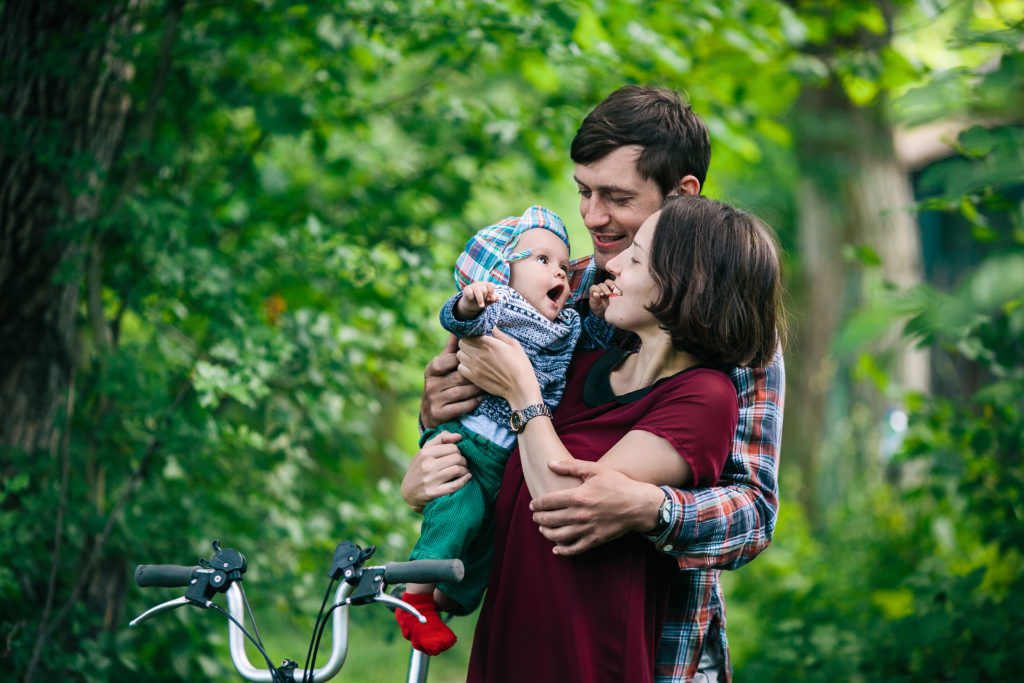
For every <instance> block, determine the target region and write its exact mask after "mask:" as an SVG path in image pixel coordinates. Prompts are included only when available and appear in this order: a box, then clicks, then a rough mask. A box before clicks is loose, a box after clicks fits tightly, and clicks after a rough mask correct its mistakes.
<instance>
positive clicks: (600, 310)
mask: <svg viewBox="0 0 1024 683" xmlns="http://www.w3.org/2000/svg"><path fill="white" fill-rule="evenodd" d="M614 296H622V292H620V291H619V289H618V287H616V286H615V281H614V280H605V281H604V282H599V283H598V284H596V285H591V286H590V312H591V313H593V314H594V316H595V317H597V318H600V319H601V320H604V312H605V311H606V310H608V299H609V297H614Z"/></svg>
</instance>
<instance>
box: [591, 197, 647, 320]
mask: <svg viewBox="0 0 1024 683" xmlns="http://www.w3.org/2000/svg"><path fill="white" fill-rule="evenodd" d="M660 215H661V212H660V211H656V212H654V213H653V214H652V215H651V216H650V217H649V218H647V220H645V221H644V222H643V225H641V226H640V229H639V230H638V231H637V233H636V235H635V236H634V237H633V243H632V244H630V245H629V246H628V247H626V250H625V251H623V252H622V253H621V254H619V255H618V256H616V257H615V258H613V259H611V260H610V261H608V264H607V266H606V267H607V269H608V272H609V273H610V274H611V275H613V276H614V277H615V292H616V293H615V294H613V295H612V296H611V297H609V299H608V308H607V310H606V311H605V314H604V319H605V320H607V321H608V322H610V323H611V324H612V325H615V327H618V328H619V329H622V330H629V331H630V332H641V331H642V330H643V329H644V328H653V329H654V330H659V329H660V326H659V324H658V321H657V320H655V318H654V316H653V315H651V312H650V311H648V310H647V307H648V306H649V305H651V304H652V303H654V301H655V300H656V299H657V297H658V295H659V294H660V293H661V292H659V291H658V286H657V284H656V283H655V282H654V278H652V277H651V271H650V267H649V266H650V248H651V242H652V238H653V237H654V226H655V225H657V223H658V217H659V216H660Z"/></svg>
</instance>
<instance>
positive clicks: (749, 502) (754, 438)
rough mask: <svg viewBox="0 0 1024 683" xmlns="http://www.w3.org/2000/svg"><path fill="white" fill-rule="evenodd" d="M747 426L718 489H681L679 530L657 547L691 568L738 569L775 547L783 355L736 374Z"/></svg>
mask: <svg viewBox="0 0 1024 683" xmlns="http://www.w3.org/2000/svg"><path fill="white" fill-rule="evenodd" d="M732 380H733V383H734V384H735V385H736V392H737V395H738V397H739V406H740V408H739V422H738V425H737V429H736V436H735V438H734V439H733V445H732V452H731V453H730V454H729V458H728V460H727V461H726V464H725V469H724V470H723V471H722V476H721V478H720V479H719V481H718V484H717V485H716V486H712V487H709V488H704V489H690V490H678V489H673V488H669V487H663V490H664V491H665V492H666V493H667V494H668V495H669V496H670V497H671V498H672V500H673V504H672V525H671V526H670V527H669V528H668V530H666V531H665V533H663V534H662V535H661V536H660V537H659V538H658V539H657V540H656V542H655V544H656V545H657V547H658V548H659V549H660V550H662V551H663V552H665V553H668V554H670V555H674V556H675V557H677V559H678V562H679V566H680V567H681V568H683V569H702V568H707V567H713V568H716V569H736V568H738V567H741V566H743V565H744V564H746V563H747V562H749V561H750V560H752V559H754V558H755V557H756V556H757V555H758V554H759V553H760V552H761V551H762V550H764V549H765V548H766V547H767V546H768V544H769V543H770V542H771V539H772V534H773V533H774V531H775V520H776V516H777V515H778V508H779V487H778V459H779V446H780V443H781V440H782V409H783V398H784V392H785V364H784V362H783V358H782V351H781V349H780V350H778V351H776V352H775V357H774V358H773V359H772V362H771V363H770V364H769V365H768V366H767V367H765V368H757V369H748V368H737V369H736V370H733V372H732Z"/></svg>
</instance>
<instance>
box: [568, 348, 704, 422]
mask: <svg viewBox="0 0 1024 683" xmlns="http://www.w3.org/2000/svg"><path fill="white" fill-rule="evenodd" d="M633 353H636V351H629V350H627V349H620V348H614V349H608V350H607V351H605V352H604V353H602V354H601V357H600V358H598V359H597V360H596V361H594V364H593V365H592V366H590V371H589V372H588V373H587V379H586V381H585V382H584V383H583V402H584V403H586V404H587V405H588V406H590V407H591V408H596V407H597V406H601V405H604V404H606V403H611V402H612V401H616V402H618V403H620V404H622V405H626V404H629V403H635V402H636V401H639V400H640V399H642V398H643V397H644V396H646V395H647V394H649V393H651V389H653V388H654V387H656V386H658V385H659V384H661V383H662V382H664V381H665V380H667V379H672V378H673V377H676V376H677V375H681V374H683V373H684V372H689V371H690V370H696V369H697V368H703V367H707V366H704V365H691V366H690V367H688V368H685V369H683V370H680V371H679V372H676V373H674V374H671V375H669V376H668V377H662V378H661V379H659V380H657V381H656V382H655V383H654V384H651V385H649V386H646V387H642V388H640V389H634V390H633V391H630V392H627V393H625V394H622V395H621V396H619V395H616V394H615V392H614V391H612V383H611V374H612V371H613V370H615V368H617V367H619V365H621V364H622V361H624V360H626V357H627V356H629V355H630V354H633Z"/></svg>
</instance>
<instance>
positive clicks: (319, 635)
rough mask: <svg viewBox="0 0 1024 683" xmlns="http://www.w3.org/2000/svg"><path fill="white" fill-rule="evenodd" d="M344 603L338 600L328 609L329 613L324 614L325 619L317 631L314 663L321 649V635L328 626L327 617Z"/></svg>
mask: <svg viewBox="0 0 1024 683" xmlns="http://www.w3.org/2000/svg"><path fill="white" fill-rule="evenodd" d="M343 606H344V603H340V602H336V603H334V604H333V605H331V608H330V609H329V610H327V614H325V615H324V620H323V621H322V622H320V630H319V631H318V632H317V633H316V645H314V646H313V663H314V664H315V663H316V653H317V652H318V651H319V650H320V637H321V636H322V635H323V634H324V629H325V628H326V627H327V617H329V616H331V612H333V611H334V610H336V609H337V608H339V607H343Z"/></svg>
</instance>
